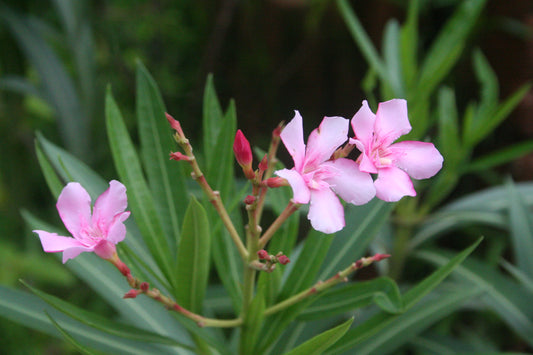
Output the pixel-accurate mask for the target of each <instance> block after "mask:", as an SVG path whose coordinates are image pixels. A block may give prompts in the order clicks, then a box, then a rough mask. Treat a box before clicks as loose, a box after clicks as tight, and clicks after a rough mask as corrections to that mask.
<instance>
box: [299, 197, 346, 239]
mask: <svg viewBox="0 0 533 355" xmlns="http://www.w3.org/2000/svg"><path fill="white" fill-rule="evenodd" d="M307 218H308V219H309V220H310V221H311V226H313V228H314V229H316V230H317V231H319V232H322V233H327V234H330V233H335V232H337V231H340V230H341V229H342V228H344V225H345V223H344V208H343V207H342V204H341V202H340V201H339V199H338V197H337V196H335V193H334V192H333V191H331V190H330V189H323V190H313V191H311V204H310V205H309V213H308V214H307Z"/></svg>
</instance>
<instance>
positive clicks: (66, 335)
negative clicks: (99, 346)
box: [44, 311, 96, 355]
mask: <svg viewBox="0 0 533 355" xmlns="http://www.w3.org/2000/svg"><path fill="white" fill-rule="evenodd" d="M44 313H45V314H46V316H47V317H48V319H50V322H51V323H52V324H53V325H54V326H55V327H56V329H57V330H58V331H59V332H60V333H61V335H63V338H65V339H66V340H67V341H68V342H69V343H70V344H72V345H73V346H74V347H75V348H76V350H78V351H79V352H80V353H82V354H86V355H95V354H96V352H94V351H93V350H90V349H88V348H87V347H85V346H83V345H81V344H80V343H79V342H78V341H77V340H76V339H74V337H72V335H70V334H69V333H68V332H67V331H66V330H65V329H63V328H62V327H61V326H60V325H59V324H58V323H57V322H56V321H55V320H54V318H52V317H51V316H50V315H49V314H48V313H47V312H46V311H45V312H44Z"/></svg>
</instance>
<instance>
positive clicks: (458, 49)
mask: <svg viewBox="0 0 533 355" xmlns="http://www.w3.org/2000/svg"><path fill="white" fill-rule="evenodd" d="M485 2H486V0H465V1H462V2H461V3H460V5H459V6H458V7H457V10H456V11H455V13H454V14H453V15H452V17H451V18H450V19H449V20H448V21H447V22H446V24H445V25H444V27H443V28H442V29H441V30H440V33H439V34H438V36H437V38H436V39H435V41H434V42H433V43H432V45H431V47H430V49H429V51H428V53H427V55H426V57H425V58H424V60H423V63H422V67H421V69H420V78H419V83H418V87H417V89H416V92H417V93H418V97H417V99H424V98H426V97H428V96H429V95H430V94H431V93H432V92H433V90H434V89H435V87H436V86H437V85H438V84H439V83H440V82H441V80H443V79H444V78H445V77H446V75H448V73H449V72H450V70H451V69H452V67H453V66H454V65H455V63H456V62H457V60H458V59H459V56H460V55H461V53H462V52H463V49H464V46H465V43H466V40H467V38H468V35H469V34H470V31H471V30H472V28H473V26H474V24H475V23H476V20H477V18H478V17H479V15H480V13H481V10H482V9H483V7H484V6H485Z"/></svg>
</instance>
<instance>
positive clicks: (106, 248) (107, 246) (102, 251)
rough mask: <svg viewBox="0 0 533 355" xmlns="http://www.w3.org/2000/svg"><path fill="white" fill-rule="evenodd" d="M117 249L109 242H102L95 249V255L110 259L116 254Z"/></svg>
mask: <svg viewBox="0 0 533 355" xmlns="http://www.w3.org/2000/svg"><path fill="white" fill-rule="evenodd" d="M116 251H117V248H116V247H115V244H113V243H111V242H110V241H108V240H101V241H100V242H99V243H98V244H97V245H96V246H95V247H94V253H95V254H96V255H98V256H99V257H101V258H102V259H109V258H111V257H112V256H113V254H115V252H116Z"/></svg>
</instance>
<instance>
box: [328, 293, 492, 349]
mask: <svg viewBox="0 0 533 355" xmlns="http://www.w3.org/2000/svg"><path fill="white" fill-rule="evenodd" d="M434 293H436V294H432V295H431V296H433V297H428V298H427V299H425V300H424V301H422V302H420V303H419V304H417V305H416V306H414V307H412V308H411V309H409V310H408V311H407V312H405V313H403V314H401V315H400V316H398V317H396V318H394V319H393V320H392V321H391V322H389V323H388V324H387V325H386V326H385V327H384V328H383V329H382V330H381V331H380V332H378V333H377V334H374V335H373V336H372V337H370V338H368V339H367V340H366V341H363V342H361V343H359V344H357V345H356V346H355V347H351V348H350V352H351V353H353V354H357V355H366V354H387V353H393V352H394V351H395V350H397V349H399V348H400V347H401V346H402V345H404V344H405V343H407V342H408V341H409V340H411V339H412V338H414V337H415V336H416V335H417V334H420V333H421V332H423V331H424V330H426V329H427V328H429V327H430V326H431V325H433V324H434V323H436V322H437V321H439V320H441V319H443V318H444V317H446V316H448V315H450V314H451V313H454V312H457V311H458V310H459V309H460V308H461V307H462V306H463V305H464V303H465V302H466V301H467V300H469V299H471V298H473V297H475V296H479V294H480V293H481V291H480V290H479V289H476V288H471V287H466V286H463V287H454V288H453V289H452V290H449V291H446V292H442V293H440V292H439V293H437V292H434ZM345 339H349V333H348V334H347V335H346V338H345ZM342 343H343V341H342V340H340V341H339V342H338V343H337V344H336V346H335V348H334V349H332V350H333V351H334V352H335V353H337V352H340V351H344V350H347V349H348V347H344V346H343V344H342ZM337 346H338V347H337Z"/></svg>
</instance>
